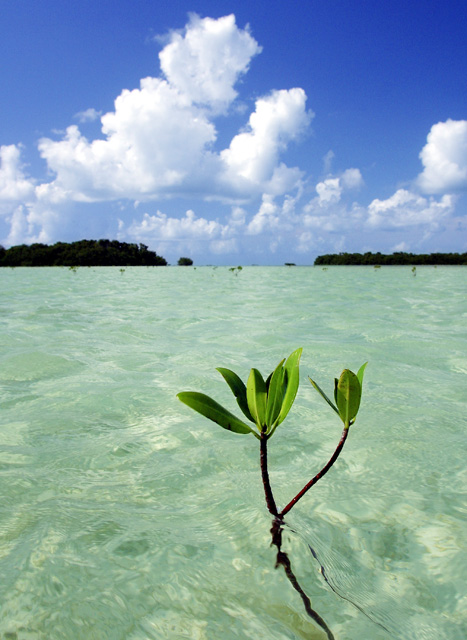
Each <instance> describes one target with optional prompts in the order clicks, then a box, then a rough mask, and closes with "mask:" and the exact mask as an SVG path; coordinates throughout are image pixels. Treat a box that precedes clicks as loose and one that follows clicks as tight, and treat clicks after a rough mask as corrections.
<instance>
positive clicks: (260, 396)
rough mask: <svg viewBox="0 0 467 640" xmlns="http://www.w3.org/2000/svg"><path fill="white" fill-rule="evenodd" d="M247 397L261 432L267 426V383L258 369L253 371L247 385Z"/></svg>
mask: <svg viewBox="0 0 467 640" xmlns="http://www.w3.org/2000/svg"><path fill="white" fill-rule="evenodd" d="M246 397H247V402H248V408H249V410H250V413H251V415H252V416H253V418H254V420H255V422H256V424H257V425H258V427H259V430H260V431H262V430H263V427H264V426H265V424H266V398H267V392H266V383H265V382H264V380H263V376H262V375H261V374H260V372H259V371H258V369H252V370H251V371H250V375H249V376H248V381H247V383H246Z"/></svg>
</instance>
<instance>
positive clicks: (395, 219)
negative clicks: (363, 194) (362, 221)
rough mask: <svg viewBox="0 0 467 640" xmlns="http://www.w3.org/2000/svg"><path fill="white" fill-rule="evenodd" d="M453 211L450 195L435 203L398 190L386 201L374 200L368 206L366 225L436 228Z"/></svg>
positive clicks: (433, 199)
mask: <svg viewBox="0 0 467 640" xmlns="http://www.w3.org/2000/svg"><path fill="white" fill-rule="evenodd" d="M453 210H454V198H453V196H452V195H447V194H446V195H444V196H442V198H441V199H440V200H439V201H437V200H436V199H435V198H433V197H430V198H425V197H423V196H421V195H418V194H416V193H412V192H411V191H407V190H406V189H399V190H398V191H396V193H395V194H394V195H393V196H391V197H390V198H388V199H387V200H378V199H375V200H373V202H372V203H371V204H370V205H369V206H368V224H369V225H370V226H371V227H382V228H391V227H392V228H397V227H411V226H416V225H417V226H418V225H425V226H426V225H428V226H430V227H432V228H436V227H437V226H438V224H439V223H440V222H441V220H442V219H443V218H444V217H445V216H447V215H448V214H450V213H452V211H453Z"/></svg>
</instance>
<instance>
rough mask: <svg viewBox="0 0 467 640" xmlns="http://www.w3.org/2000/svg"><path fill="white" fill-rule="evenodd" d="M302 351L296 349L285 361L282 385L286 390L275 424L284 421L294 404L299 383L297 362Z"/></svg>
mask: <svg viewBox="0 0 467 640" xmlns="http://www.w3.org/2000/svg"><path fill="white" fill-rule="evenodd" d="M302 351H303V349H302V347H300V349H296V350H295V351H293V352H292V353H291V354H290V356H289V357H288V358H287V360H286V361H285V365H284V382H283V385H286V388H285V394H284V399H283V400H282V408H281V411H280V414H279V417H278V419H277V424H280V423H281V422H282V421H283V420H284V419H285V417H286V416H287V414H288V413H289V411H290V409H291V407H292V405H293V403H294V400H295V396H296V395H297V391H298V385H299V382H300V371H299V362H300V356H301V355H302Z"/></svg>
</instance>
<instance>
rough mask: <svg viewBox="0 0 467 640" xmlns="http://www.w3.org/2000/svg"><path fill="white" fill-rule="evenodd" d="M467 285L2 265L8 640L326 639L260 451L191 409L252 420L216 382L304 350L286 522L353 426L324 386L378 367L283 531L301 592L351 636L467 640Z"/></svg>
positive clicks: (292, 425)
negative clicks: (284, 559)
mask: <svg viewBox="0 0 467 640" xmlns="http://www.w3.org/2000/svg"><path fill="white" fill-rule="evenodd" d="M466 275H467V270H466V269H465V268H462V267H459V268H447V267H445V268H442V267H438V268H437V269H435V268H432V267H426V268H418V269H417V271H416V276H414V275H413V274H412V271H411V268H410V267H401V268H397V267H393V268H382V269H374V268H371V267H368V268H358V267H355V268H352V267H341V268H329V269H327V270H323V269H320V268H312V267H310V268H298V267H297V268H286V267H277V268H275V267H268V268H262V267H245V268H244V269H243V270H242V271H241V272H239V273H235V272H232V271H229V269H227V268H221V267H219V268H217V269H216V268H210V267H202V268H198V269H193V268H175V267H173V268H128V269H126V270H125V271H124V272H120V270H119V269H118V268H101V269H97V268H96V269H92V268H91V269H86V268H80V269H78V270H77V271H76V273H75V272H73V271H70V270H68V269H60V268H51V269H46V268H44V269H2V270H0V286H1V297H0V326H1V333H0V435H1V437H0V575H1V580H0V638H2V640H3V639H4V640H7V639H8V640H36V639H37V640H38V639H47V640H50V639H51V640H54V639H61V638H66V639H70V640H81V639H82V640H91V639H96V640H106V639H111V640H123V639H125V640H136V639H138V640H143V639H152V638H155V639H158V640H159V639H165V638H167V639H170V640H173V639H178V638H189V639H193V640H205V639H206V640H224V639H225V640H231V639H245V638H252V639H263V638H264V639H267V640H275V639H278V640H279V639H281V640H284V639H305V638H310V639H316V640H319V639H325V638H327V637H328V636H327V635H326V633H325V631H324V630H323V629H322V628H321V627H320V626H319V624H317V623H316V622H315V621H313V620H312V619H311V618H310V616H309V615H308V614H307V612H306V610H305V607H304V605H303V602H302V599H301V598H300V595H299V594H298V593H297V591H295V590H294V589H293V588H292V585H291V583H290V582H289V581H288V579H287V576H286V575H285V572H284V570H283V568H282V567H279V568H277V569H276V568H275V561H276V552H277V549H276V548H275V547H272V546H271V544H270V543H271V535H270V528H271V516H270V515H269V513H268V512H267V509H266V505H265V501H264V495H263V489H262V484H261V477H260V473H259V447H258V441H257V440H256V439H255V438H253V437H252V436H243V435H236V434H232V433H228V432H227V431H224V430H223V429H220V428H219V427H217V426H216V425H214V424H213V423H210V422H208V421H207V420H205V419H203V418H202V417H201V416H199V415H197V414H195V413H194V412H192V411H190V410H189V409H188V408H187V407H185V406H184V405H182V404H181V403H180V402H178V401H177V399H176V398H175V395H176V393H177V392H178V391H181V390H190V389H193V390H198V391H204V392H205V393H208V394H210V395H213V396H214V397H215V398H216V399H217V400H218V401H220V402H222V403H223V404H225V405H227V406H228V407H229V408H230V409H231V410H234V411H235V410H236V404H235V402H234V400H233V397H232V396H231V394H230V391H229V390H228V387H227V385H225V383H224V382H223V380H222V378H221V377H220V375H219V374H218V373H217V372H216V371H215V367H217V366H225V367H228V368H231V369H233V370H235V371H236V372H237V373H239V374H240V375H241V376H242V377H244V378H246V376H247V375H248V371H249V368H250V367H251V366H256V367H258V368H259V369H260V370H261V371H263V373H269V371H271V370H272V369H273V368H274V367H275V365H276V364H277V363H278V362H279V360H280V359H282V357H284V356H287V355H288V354H289V353H290V352H291V351H292V350H293V349H295V348H297V347H299V346H302V347H303V348H304V352H303V356H302V361H301V385H300V389H299V392H298V396H297V400H296V403H295V405H294V407H293V409H292V411H291V413H290V414H289V416H288V418H287V420H286V421H285V422H284V423H283V424H282V425H281V426H280V427H279V429H278V430H277V432H276V434H275V435H274V437H273V439H272V440H271V441H270V447H269V467H270V476H271V484H272V487H273V491H274V495H275V498H276V502H277V503H278V506H279V508H280V507H283V506H284V505H285V504H286V503H287V502H288V501H289V500H290V499H291V498H292V497H293V495H295V493H297V492H298V491H299V489H301V487H302V486H303V485H304V484H305V483H306V482H307V481H308V480H309V479H310V477H311V476H313V475H314V474H315V473H316V472H317V471H318V470H319V468H321V466H323V464H324V463H325V462H326V461H327V460H328V458H329V457H330V455H331V453H332V451H333V450H334V448H335V446H336V444H337V442H338V440H339V437H340V433H341V425H340V424H339V421H338V419H337V417H336V416H335V414H334V413H333V412H332V411H331V410H330V409H329V407H328V406H327V405H326V404H325V403H324V402H323V401H322V399H321V398H320V397H319V396H318V394H317V393H316V392H315V391H314V390H313V389H312V387H311V385H310V384H309V383H308V381H307V375H311V376H312V377H313V378H314V379H315V380H317V381H318V382H319V383H320V384H321V386H322V387H323V388H324V389H325V390H326V391H328V392H329V393H330V394H331V393H332V386H333V378H334V376H336V375H339V374H340V372H341V370H342V369H343V368H344V367H349V368H351V369H353V370H356V369H357V368H358V367H359V366H360V365H361V364H362V363H363V362H364V361H366V360H368V361H369V365H368V367H367V371H366V374H365V388H364V395H363V401H362V406H361V409H360V412H359V416H358V420H357V423H356V424H355V426H353V427H352V428H351V432H350V435H349V438H348V441H347V443H346V446H345V448H344V451H343V453H342V454H341V457H340V458H339V460H338V461H337V463H336V465H335V466H334V467H333V468H332V469H331V471H330V472H329V473H328V475H327V476H326V478H324V479H323V480H321V481H320V482H319V483H318V484H317V485H316V486H315V487H314V488H313V489H312V490H311V492H309V493H308V494H307V495H306V496H305V497H304V498H303V499H302V500H301V501H300V502H299V503H298V504H297V505H296V506H295V507H294V509H293V510H292V511H291V512H290V513H289V514H288V516H287V517H286V526H285V529H284V532H283V551H286V552H287V555H288V557H289V559H290V562H291V566H292V569H293V571H294V573H295V575H296V578H297V580H298V581H299V584H300V586H301V588H302V589H303V591H304V592H305V593H306V595H307V597H308V598H309V600H310V603H311V606H312V608H313V609H314V610H315V611H316V612H317V613H318V614H319V616H320V617H321V618H322V619H323V620H324V621H325V623H326V625H327V626H328V627H329V629H330V630H331V632H332V634H333V635H334V637H335V638H336V640H385V639H388V638H397V639H399V638H400V639H403V640H412V639H416V640H419V639H420V640H425V639H436V640H440V639H441V640H463V639H464V638H465V637H466V636H467V615H466V610H467V590H466V588H465V577H466V575H467V559H466V553H465V549H466V524H465V490H466V463H465V460H466V450H465V442H466V438H465V415H466V411H467V392H466V373H467V356H466V353H467V324H466V317H467V296H466V293H467V287H466ZM313 554H314V555H313ZM315 556H316V557H315ZM323 574H324V575H323Z"/></svg>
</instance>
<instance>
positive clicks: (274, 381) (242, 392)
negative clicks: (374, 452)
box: [177, 348, 366, 518]
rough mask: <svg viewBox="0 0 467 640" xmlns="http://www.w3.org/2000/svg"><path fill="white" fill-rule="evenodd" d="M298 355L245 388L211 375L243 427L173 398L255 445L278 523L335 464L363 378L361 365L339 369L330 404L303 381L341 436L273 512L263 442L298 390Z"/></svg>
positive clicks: (213, 409) (196, 395) (223, 412)
mask: <svg viewBox="0 0 467 640" xmlns="http://www.w3.org/2000/svg"><path fill="white" fill-rule="evenodd" d="M301 355H302V348H300V349H296V350H295V351H293V352H292V353H291V354H290V356H289V357H288V358H287V359H285V358H284V359H283V360H281V361H280V362H279V364H278V365H277V367H276V368H275V369H274V371H273V372H272V373H271V374H270V375H269V376H268V377H267V378H266V380H265V379H264V378H263V376H262V375H261V373H260V372H259V371H258V369H251V371H250V375H249V376H248V380H247V383H246V385H245V383H244V382H243V381H242V380H241V378H240V377H239V376H238V375H237V374H236V373H234V372H233V371H231V370H230V369H225V368H223V367H218V368H217V371H219V373H220V374H221V375H222V377H223V378H224V380H225V381H226V382H227V384H228V385H229V387H230V389H231V391H232V393H233V394H234V396H235V398H236V400H237V404H238V406H239V407H240V409H241V411H242V413H243V415H244V416H245V418H246V419H247V421H248V422H246V421H245V420H243V419H240V418H238V417H237V416H236V415H234V414H233V413H231V412H230V411H229V410H228V409H226V408H225V407H223V406H222V405H220V404H219V403H218V402H216V401H215V400H213V399H212V398H211V397H209V396H207V395H206V394H204V393H200V392H197V391H182V392H180V393H179V394H177V397H178V399H179V400H181V402H183V403H184V404H186V405H187V406H188V407H190V408H191V409H194V410H195V411H197V412H198V413H200V414H201V415H203V416H205V417H206V418H208V419H209V420H212V421H213V422H215V423H216V424H218V425H219V426H221V427H223V428H224V429H227V430H228V431H233V432H234V433H239V434H245V435H246V434H252V435H253V436H254V437H255V438H257V439H258V440H259V441H260V463H261V474H262V479H263V485H264V492H265V498H266V504H267V507H268V509H269V511H270V513H271V514H272V515H274V516H276V517H279V518H282V517H283V516H284V515H285V514H286V513H288V512H289V511H290V509H291V508H292V507H293V506H294V504H296V503H297V502H298V500H300V498H301V497H302V496H303V495H304V494H305V493H306V492H307V491H308V490H309V489H310V488H311V487H312V486H313V485H314V484H315V483H316V482H317V481H318V480H319V479H320V478H322V477H323V476H324V475H325V473H327V471H328V470H329V469H330V468H331V466H332V465H333V464H334V462H335V461H336V460H337V457H338V456H339V454H340V452H341V450H342V447H343V446H344V443H345V440H346V438H347V434H348V431H349V427H350V425H351V424H353V423H354V422H355V418H356V416H357V412H358V409H359V406H360V400H361V395H362V383H363V373H364V371H365V367H366V363H365V364H364V365H363V366H362V367H360V369H359V371H358V373H357V374H355V373H353V372H352V371H350V370H349V369H344V371H343V372H342V374H341V376H340V378H339V379H337V378H336V379H335V387H334V400H335V403H334V402H332V401H331V400H330V399H329V398H328V397H327V395H326V394H325V393H324V391H322V390H321V388H320V387H319V386H318V385H317V383H316V382H314V381H313V380H312V379H311V378H309V380H310V382H311V384H312V385H313V387H314V388H315V389H316V390H317V391H318V392H319V393H320V395H321V396H322V397H323V398H324V399H325V400H326V402H327V403H328V404H329V405H330V406H331V407H332V408H333V409H334V411H335V412H336V413H337V414H338V416H339V417H340V418H341V420H342V421H343V423H344V431H343V433H342V437H341V440H340V442H339V444H338V446H337V448H336V450H335V452H334V454H333V456H332V457H331V459H330V460H329V462H328V463H327V464H326V465H325V466H324V467H323V468H322V469H321V471H320V472H319V473H318V474H317V475H316V476H314V478H312V479H311V480H310V482H309V483H308V484H306V485H305V486H304V487H303V489H302V490H301V491H300V492H299V493H298V494H297V495H296V496H295V497H294V498H293V500H291V501H290V502H289V503H288V505H287V506H286V507H285V508H284V509H283V510H282V511H281V512H279V511H278V510H277V507H276V503H275V500H274V496H273V493H272V490H271V486H270V483H269V474H268V464H267V441H268V440H269V438H271V436H272V435H273V434H274V432H275V431H276V429H277V427H278V426H279V425H280V424H281V423H282V422H283V421H284V420H285V418H286V416H287V414H288V413H289V411H290V409H291V407H292V405H293V403H294V400H295V397H296V395H297V391H298V385H299V362H300V357H301Z"/></svg>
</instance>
